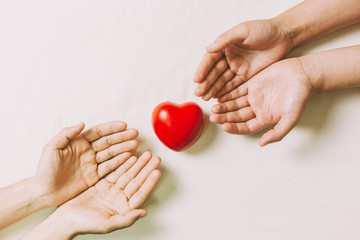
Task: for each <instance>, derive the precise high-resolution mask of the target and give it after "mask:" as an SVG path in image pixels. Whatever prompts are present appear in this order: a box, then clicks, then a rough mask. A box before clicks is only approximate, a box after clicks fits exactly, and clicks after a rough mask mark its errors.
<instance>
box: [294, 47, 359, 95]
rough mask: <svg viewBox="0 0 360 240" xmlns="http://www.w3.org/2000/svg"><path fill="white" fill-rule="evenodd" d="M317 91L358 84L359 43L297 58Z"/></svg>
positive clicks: (356, 85)
mask: <svg viewBox="0 0 360 240" xmlns="http://www.w3.org/2000/svg"><path fill="white" fill-rule="evenodd" d="M299 59H300V60H301V62H302V65H303V68H304V72H305V74H306V75H307V76H308V77H309V79H310V81H311V82H312V84H313V87H314V90H315V91H318V92H324V91H331V90H337V89H345V88H351V87H359V86H360V67H359V66H360V45H356V46H352V47H345V48H339V49H334V50H330V51H325V52H320V53H315V54H311V55H308V56H303V57H300V58H299Z"/></svg>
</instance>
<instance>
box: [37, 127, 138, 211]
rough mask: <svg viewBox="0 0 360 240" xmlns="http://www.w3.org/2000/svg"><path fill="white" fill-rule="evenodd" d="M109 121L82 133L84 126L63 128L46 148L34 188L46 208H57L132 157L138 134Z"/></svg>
mask: <svg viewBox="0 0 360 240" xmlns="http://www.w3.org/2000/svg"><path fill="white" fill-rule="evenodd" d="M126 127H127V126H126V123H124V122H120V121H117V122H109V123H105V124H101V125H97V126H95V127H92V128H90V129H88V130H87V131H85V132H83V133H82V134H80V133H81V132H82V130H83V129H84V124H83V123H81V124H78V125H76V126H74V127H69V128H65V129H63V130H62V131H61V132H60V133H59V134H58V135H57V136H56V137H54V138H53V139H52V140H51V141H50V142H49V143H48V144H47V145H46V146H45V147H44V150H43V153H42V156H41V160H40V163H39V166H38V170H37V173H36V175H35V177H34V179H35V186H37V188H38V189H40V190H39V192H41V193H43V196H44V199H45V201H47V203H46V205H47V206H58V205H60V204H62V203H64V202H65V201H67V200H69V199H71V198H73V197H75V196H76V195H78V194H79V193H81V192H82V191H84V190H86V189H88V188H89V187H91V186H93V185H94V184H95V183H97V182H98V181H99V179H100V178H102V177H103V176H105V175H106V174H108V173H109V172H111V171H112V170H114V169H115V168H117V167H118V166H120V165H121V164H122V163H123V162H124V161H125V160H126V159H127V158H129V157H130V156H131V153H130V151H132V150H135V149H136V147H137V145H138V143H137V141H136V140H134V139H135V138H136V137H137V135H138V131H137V130H136V129H126Z"/></svg>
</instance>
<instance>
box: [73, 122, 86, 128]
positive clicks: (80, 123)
mask: <svg viewBox="0 0 360 240" xmlns="http://www.w3.org/2000/svg"><path fill="white" fill-rule="evenodd" d="M74 127H76V128H79V129H80V128H81V129H84V128H85V123H84V122H79V123H78V124H76V125H75V126H74Z"/></svg>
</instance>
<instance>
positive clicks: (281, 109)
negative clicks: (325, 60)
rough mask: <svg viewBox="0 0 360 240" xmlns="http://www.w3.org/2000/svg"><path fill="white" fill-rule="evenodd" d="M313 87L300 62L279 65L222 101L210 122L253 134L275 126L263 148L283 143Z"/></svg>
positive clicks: (227, 129) (259, 75)
mask: <svg viewBox="0 0 360 240" xmlns="http://www.w3.org/2000/svg"><path fill="white" fill-rule="evenodd" d="M311 92H312V85H311V83H310V81H309V79H308V78H307V76H306V75H305V74H304V71H303V69H302V65H301V62H300V61H299V60H298V59H295V58H294V59H287V60H283V61H280V62H277V63H275V64H273V65H271V66H269V67H268V68H266V69H265V70H263V71H262V72H260V73H258V74H257V75H255V76H254V77H253V78H252V79H250V80H249V81H248V82H246V83H244V84H242V85H241V86H239V87H238V88H236V89H234V90H233V91H231V92H229V93H227V94H225V95H224V96H222V97H220V98H219V102H220V104H217V105H214V106H213V107H212V112H213V114H212V115H211V116H210V120H211V121H212V122H215V123H220V124H222V129H223V130H224V131H226V132H229V133H235V134H251V133H255V132H258V131H260V130H263V129H265V128H267V127H269V126H272V125H274V124H276V125H275V127H274V129H271V130H269V131H268V132H267V133H265V134H264V135H263V136H262V138H261V139H260V145H261V146H265V145H266V144H268V143H271V142H275V141H280V140H281V139H282V138H283V137H284V136H285V135H286V134H287V133H288V132H289V131H290V130H291V129H292V128H293V127H294V126H295V125H296V123H297V122H298V120H299V118H300V116H301V113H302V111H303V109H304V107H305V105H306V102H307V100H308V99H309V97H310V95H311Z"/></svg>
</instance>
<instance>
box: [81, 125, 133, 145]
mask: <svg viewBox="0 0 360 240" xmlns="http://www.w3.org/2000/svg"><path fill="white" fill-rule="evenodd" d="M126 127H127V126H126V123H125V122H122V121H114V122H108V123H103V124H99V125H96V126H94V127H92V128H89V129H88V130H86V131H85V132H84V133H83V137H84V138H85V139H86V140H88V141H89V142H93V141H95V140H97V139H99V138H101V137H104V136H107V135H110V134H113V133H117V132H121V131H124V130H125V129H126Z"/></svg>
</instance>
